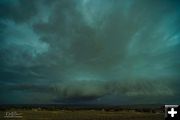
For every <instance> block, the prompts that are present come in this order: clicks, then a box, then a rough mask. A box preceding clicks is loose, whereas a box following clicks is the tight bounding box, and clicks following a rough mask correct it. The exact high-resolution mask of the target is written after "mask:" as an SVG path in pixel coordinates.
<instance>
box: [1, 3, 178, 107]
mask: <svg viewBox="0 0 180 120" xmlns="http://www.w3.org/2000/svg"><path fill="white" fill-rule="evenodd" d="M179 5H180V2H179V1H178V0H1V1H0V104H16V103H17V104H19V103H22V104H24V103H26V104H35V103H38V104H40V103H41V104H50V103H62V104H63V103H65V104H68V103H75V104H76V103H77V104H81V103H86V104H110V105H111V104H113V105H119V104H153V103H155V104H156V103H161V104H178V103H180V101H179V99H180V92H179V91H180V88H179V86H180V7H179Z"/></svg>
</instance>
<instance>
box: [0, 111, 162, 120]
mask: <svg viewBox="0 0 180 120" xmlns="http://www.w3.org/2000/svg"><path fill="white" fill-rule="evenodd" d="M14 111H15V110H13V111H12V112H14ZM7 112H9V113H11V110H9V111H0V120H163V119H164V114H163V113H152V112H137V111H126V110H124V111H103V110H51V111H49V110H16V111H15V112H16V113H18V114H20V115H21V116H22V118H15V117H14V118H13V117H12V118H5V117H4V116H5V115H6V113H7Z"/></svg>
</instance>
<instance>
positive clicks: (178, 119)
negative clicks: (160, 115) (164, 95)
mask: <svg viewBox="0 0 180 120" xmlns="http://www.w3.org/2000/svg"><path fill="white" fill-rule="evenodd" d="M165 120H180V106H179V105H165Z"/></svg>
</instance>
